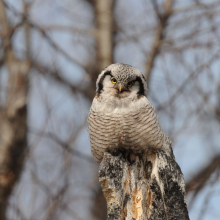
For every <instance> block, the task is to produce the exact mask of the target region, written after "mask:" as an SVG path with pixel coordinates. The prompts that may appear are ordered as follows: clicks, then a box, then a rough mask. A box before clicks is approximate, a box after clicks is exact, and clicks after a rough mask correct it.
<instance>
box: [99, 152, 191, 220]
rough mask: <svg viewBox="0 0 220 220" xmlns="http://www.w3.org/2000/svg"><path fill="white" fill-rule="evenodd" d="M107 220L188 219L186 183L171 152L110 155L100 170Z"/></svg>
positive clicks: (113, 153) (106, 156)
mask: <svg viewBox="0 0 220 220" xmlns="http://www.w3.org/2000/svg"><path fill="white" fill-rule="evenodd" d="M99 181H100V183H101V186H102V190H103V193H104V196H105V198H106V201H107V209H108V214H107V220H116V219H117V220H148V219H149V220H150V219H151V220H153V219H154V220H155V219H157V220H159V219H161V220H162V219H166V220H171V219H172V220H174V219H178V220H185V219H189V216H188V211H187V205H186V197H185V183H184V179H183V174H182V172H181V169H180V167H179V166H178V164H177V163H176V161H175V157H174V155H173V152H172V149H171V148H170V151H169V152H167V151H166V152H165V151H163V150H158V151H157V152H151V153H146V154H142V155H134V154H133V153H126V152H107V153H105V155H104V158H103V160H102V162H101V164H100V167H99Z"/></svg>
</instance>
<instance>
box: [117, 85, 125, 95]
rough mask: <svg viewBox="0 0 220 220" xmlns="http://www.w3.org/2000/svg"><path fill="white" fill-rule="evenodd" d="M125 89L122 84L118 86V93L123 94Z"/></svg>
mask: <svg viewBox="0 0 220 220" xmlns="http://www.w3.org/2000/svg"><path fill="white" fill-rule="evenodd" d="M123 88H124V86H123V85H121V84H120V85H119V86H118V91H119V93H121V91H122V89H123Z"/></svg>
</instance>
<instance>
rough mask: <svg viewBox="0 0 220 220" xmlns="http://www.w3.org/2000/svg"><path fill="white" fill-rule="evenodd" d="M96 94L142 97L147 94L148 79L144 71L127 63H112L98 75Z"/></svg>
mask: <svg viewBox="0 0 220 220" xmlns="http://www.w3.org/2000/svg"><path fill="white" fill-rule="evenodd" d="M96 86H97V89H96V94H97V96H99V95H107V96H114V97H117V98H126V97H130V98H132V99H133V98H135V97H137V98H140V97H142V96H145V95H146V92H147V87H146V80H145V79H144V76H143V75H142V73H141V72H140V71H139V70H137V69H135V68H134V67H131V66H129V65H126V64H112V65H110V66H108V67H106V68H105V69H104V70H103V71H102V72H101V74H100V75H99V77H98V80H97V84H96Z"/></svg>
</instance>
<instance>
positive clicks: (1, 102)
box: [0, 0, 220, 220]
mask: <svg viewBox="0 0 220 220" xmlns="http://www.w3.org/2000/svg"><path fill="white" fill-rule="evenodd" d="M219 24H220V1H217V0H213V1H211V0H210V1H209V0H203V1H202V0H176V1H174V0H173V1H172V0H157V1H156V0H148V1H145V0H139V1H136V0H117V1H116V0H62V1H61V0H16V1H15V0H0V28H1V29H0V36H1V37H0V219H1V220H5V219H8V220H27V219H31V220H50V219H51V220H52V219H53V220H56V219H57V220H61V219H62V220H72V219H74V220H75V219H76V220H84V219H91V220H103V219H105V215H106V207H105V199H104V198H103V196H102V192H101V189H100V185H99V183H98V171H97V165H96V164H95V163H94V161H93V158H92V156H91V153H90V144H89V137H88V132H87V123H86V120H87V116H88V112H89V108H90V105H91V101H92V99H93V97H94V94H95V81H96V78H97V76H98V74H99V73H100V71H101V70H102V69H103V68H104V67H106V66H107V65H109V64H111V63H116V62H120V63H126V64H130V65H132V66H134V67H136V68H138V69H139V70H141V71H142V73H143V74H144V75H145V76H146V78H147V80H148V88H149V93H148V98H149V100H150V101H151V102H152V103H153V105H154V106H155V107H156V109H157V111H158V114H159V121H160V123H161V125H162V127H163V129H164V131H165V133H166V134H167V135H169V136H170V138H171V139H172V141H173V149H174V154H175V156H176V160H177V162H178V163H179V165H180V167H181V168H182V171H183V173H184V176H185V181H186V189H187V202H188V209H189V214H190V218H191V219H198V220H201V219H204V220H206V219H209V220H213V219H219V218H220V209H219V203H220V178H219V176H220V170H219V167H220V145H219V143H220V62H219V60H220V25H219Z"/></svg>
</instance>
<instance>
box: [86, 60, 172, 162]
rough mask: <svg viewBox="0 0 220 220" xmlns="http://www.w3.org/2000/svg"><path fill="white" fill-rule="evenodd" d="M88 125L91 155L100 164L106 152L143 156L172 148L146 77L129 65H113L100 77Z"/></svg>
mask: <svg viewBox="0 0 220 220" xmlns="http://www.w3.org/2000/svg"><path fill="white" fill-rule="evenodd" d="M88 123H89V136H90V142H91V151H92V154H93V156H94V158H95V160H96V161H97V162H98V163H100V162H101V161H102V159H103V156H104V153H105V152H106V151H111V150H116V149H118V150H120V149H121V150H125V151H128V152H130V151H131V152H133V153H135V154H140V153H144V152H148V151H150V150H157V149H164V150H165V149H168V148H169V147H170V144H171V141H170V139H169V138H168V137H167V136H166V135H165V134H164V133H163V131H162V129H161V127H160V124H159V122H158V119H157V115H156V113H155V109H154V107H153V106H152V104H151V103H150V102H149V100H148V99H147V83H146V80H145V78H144V76H143V74H142V73H141V72H140V71H139V70H138V69H136V68H134V67H132V66H130V65H126V64H121V63H116V64H111V65H110V66H108V67H106V68H105V69H104V70H103V71H102V72H101V73H100V74H99V76H98V79H97V82H96V96H95V98H94V99H93V102H92V106H91V109H90V112H89V117H88Z"/></svg>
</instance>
